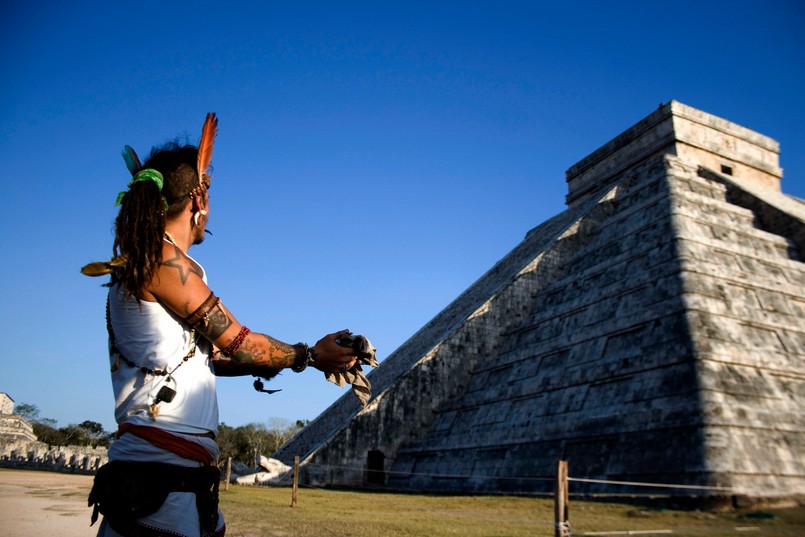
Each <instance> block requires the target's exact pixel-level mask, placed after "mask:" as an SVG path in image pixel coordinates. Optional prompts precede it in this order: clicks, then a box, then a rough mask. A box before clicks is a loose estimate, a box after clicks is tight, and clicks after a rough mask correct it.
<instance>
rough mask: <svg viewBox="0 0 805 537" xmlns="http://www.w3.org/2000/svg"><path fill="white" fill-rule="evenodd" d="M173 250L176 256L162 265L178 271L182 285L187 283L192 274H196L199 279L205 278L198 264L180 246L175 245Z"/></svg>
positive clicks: (164, 260)
mask: <svg viewBox="0 0 805 537" xmlns="http://www.w3.org/2000/svg"><path fill="white" fill-rule="evenodd" d="M173 248H174V254H175V255H174V256H173V257H171V258H170V259H163V260H162V265H163V266H165V267H170V268H175V269H176V270H178V271H179V277H180V278H181V280H182V285H184V284H186V283H187V279H188V278H189V277H190V275H191V274H196V275H197V276H198V277H199V278H203V277H204V273H203V271H202V270H201V267H200V266H199V264H198V263H196V262H195V261H193V260H192V259H190V258H189V257H187V255H185V253H184V252H182V251H181V250H180V249H179V247H178V246H175V245H174V246H173Z"/></svg>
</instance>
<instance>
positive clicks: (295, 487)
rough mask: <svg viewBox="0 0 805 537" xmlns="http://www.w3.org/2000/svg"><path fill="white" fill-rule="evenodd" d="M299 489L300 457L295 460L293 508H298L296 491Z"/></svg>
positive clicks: (292, 494) (292, 492)
mask: <svg viewBox="0 0 805 537" xmlns="http://www.w3.org/2000/svg"><path fill="white" fill-rule="evenodd" d="M298 488H299V455H297V456H295V457H294V458H293V489H292V491H291V507H296V491H297V489H298Z"/></svg>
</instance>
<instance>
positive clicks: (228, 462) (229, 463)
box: [224, 457, 232, 490]
mask: <svg viewBox="0 0 805 537" xmlns="http://www.w3.org/2000/svg"><path fill="white" fill-rule="evenodd" d="M230 479H232V457H227V459H226V484H224V490H229V480H230Z"/></svg>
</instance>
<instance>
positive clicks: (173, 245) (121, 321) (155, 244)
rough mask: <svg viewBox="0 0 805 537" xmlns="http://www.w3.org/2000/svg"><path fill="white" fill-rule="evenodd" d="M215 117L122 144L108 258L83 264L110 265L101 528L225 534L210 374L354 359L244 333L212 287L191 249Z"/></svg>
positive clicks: (201, 226)
mask: <svg viewBox="0 0 805 537" xmlns="http://www.w3.org/2000/svg"><path fill="white" fill-rule="evenodd" d="M217 124H218V121H217V119H216V118H215V115H214V114H208V115H207V119H206V122H205V124H204V128H203V130H202V137H201V142H200V144H199V147H198V148H195V147H192V146H179V145H178V144H171V145H168V146H166V147H163V148H156V149H154V150H152V152H151V155H150V157H149V158H148V160H146V162H145V163H144V164H142V165H141V164H140V162H139V159H138V158H137V155H136V154H135V153H134V151H133V150H132V149H131V148H130V147H128V146H126V148H125V149H124V158H125V160H126V163H127V166H128V167H129V171H130V172H131V173H132V176H133V178H132V180H131V182H130V183H129V189H128V191H126V192H121V194H120V195H119V196H118V203H119V204H120V205H121V208H120V213H119V215H118V217H117V219H116V223H115V231H116V233H115V241H114V247H113V250H114V257H113V258H112V260H110V261H108V262H103V263H90V264H89V265H87V266H86V267H84V268H83V269H82V272H84V273H85V274H87V275H92V276H97V275H101V274H109V275H111V282H110V283H109V294H108V302H107V328H108V331H109V355H110V363H111V371H112V387H113V391H114V395H115V419H116V420H117V423H118V425H119V428H118V431H117V435H116V436H117V440H116V441H115V442H113V443H112V446H111V448H110V449H109V460H110V462H109V464H107V465H105V466H104V467H103V468H101V469H100V470H99V472H98V474H97V476H96V478H95V484H94V487H93V490H92V492H91V493H90V497H89V504H90V506H94V510H93V515H92V522H93V523H94V522H95V521H96V519H97V517H98V512H100V513H101V514H103V515H104V518H103V522H102V523H101V525H100V529H99V533H98V535H102V536H105V537H106V536H116V535H123V536H157V535H172V536H187V537H190V536H192V537H198V536H202V535H203V536H211V535H214V536H220V535H224V533H225V526H224V521H223V516H221V514H220V512H219V510H218V507H217V505H218V497H217V492H218V482H219V479H220V475H219V472H218V469H217V468H216V467H215V466H213V462H214V461H215V460H216V458H217V455H218V448H217V446H216V443H215V435H216V433H217V431H218V406H217V400H216V393H215V376H216V375H224V376H236V375H253V376H257V377H262V378H265V379H268V378H271V377H273V376H275V375H276V374H277V373H278V372H279V371H280V370H282V369H285V368H291V369H292V370H293V371H295V372H301V371H302V370H303V369H305V368H306V367H307V366H308V365H311V366H312V367H314V368H316V369H319V370H321V371H324V372H325V373H326V374H329V375H331V374H334V373H336V374H338V373H346V372H347V371H348V370H350V369H352V368H353V367H357V368H358V369H359V366H356V358H355V356H354V354H355V352H354V351H353V350H352V349H351V348H349V347H345V346H341V345H339V341H338V338H339V337H342V336H349V332H348V331H341V332H337V333H334V334H330V335H327V336H325V337H323V338H322V339H320V340H319V341H318V343H316V344H315V345H314V346H312V347H309V346H308V345H305V344H303V343H298V344H296V345H289V344H287V343H282V342H281V341H278V340H276V339H274V338H272V337H270V336H268V335H265V334H259V333H256V332H251V331H250V330H249V329H248V328H246V327H245V326H243V325H241V324H240V323H239V322H238V320H237V319H236V318H235V316H234V315H233V314H232V313H231V312H230V311H229V310H228V309H227V308H226V307H225V306H224V305H223V303H222V302H221V300H220V299H219V298H218V297H217V296H215V294H214V293H213V292H212V291H211V290H210V288H209V287H208V286H207V278H206V275H205V272H204V269H202V267H201V266H200V265H199V264H198V263H197V262H196V261H195V260H194V259H193V258H192V257H190V256H189V255H188V250H189V249H190V246H192V245H195V244H199V243H201V242H202V241H203V240H204V232H205V230H206V226H207V220H208V218H209V211H210V206H209V199H210V197H209V192H208V190H209V187H210V179H211V177H210V175H209V173H208V171H209V164H210V158H211V155H212V146H213V141H214V138H215V135H216V132H217Z"/></svg>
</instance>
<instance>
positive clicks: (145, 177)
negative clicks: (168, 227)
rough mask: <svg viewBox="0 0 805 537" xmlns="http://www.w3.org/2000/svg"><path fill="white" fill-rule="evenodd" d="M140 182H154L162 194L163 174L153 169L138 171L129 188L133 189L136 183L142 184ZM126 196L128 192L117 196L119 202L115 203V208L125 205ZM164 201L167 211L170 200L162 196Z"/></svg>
mask: <svg viewBox="0 0 805 537" xmlns="http://www.w3.org/2000/svg"><path fill="white" fill-rule="evenodd" d="M140 181H153V182H154V184H155V185H157V188H158V189H159V191H160V192H162V182H163V178H162V174H161V173H159V172H158V171H156V170H154V169H152V168H145V169H144V170H140V171H138V172H137V173H136V174H134V178H133V179H132V180H131V182H130V183H129V185H128V186H129V188H131V187H132V185H133V184H134V183H137V182H140ZM126 194H128V191H126V192H121V193H119V194H118V195H117V200H116V201H115V206H118V205H120V204H121V203H123V198H125V197H126ZM162 200H163V201H164V202H165V208H166V209H167V208H168V200H166V199H165V196H162Z"/></svg>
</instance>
